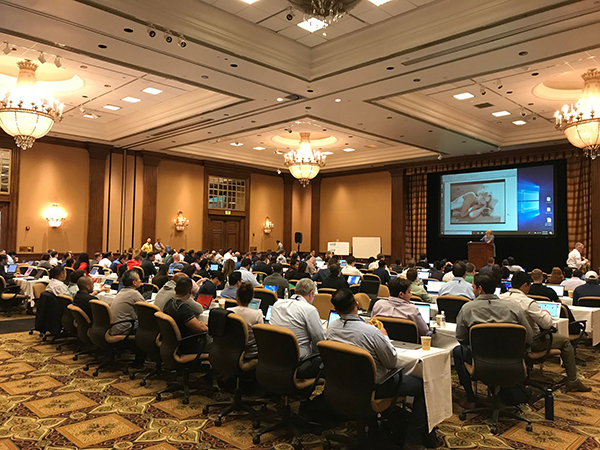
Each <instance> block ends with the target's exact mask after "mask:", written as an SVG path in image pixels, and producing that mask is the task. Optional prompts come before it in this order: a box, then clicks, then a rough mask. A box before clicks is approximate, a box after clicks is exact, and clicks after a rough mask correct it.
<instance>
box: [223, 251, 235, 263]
mask: <svg viewBox="0 0 600 450" xmlns="http://www.w3.org/2000/svg"><path fill="white" fill-rule="evenodd" d="M232 257H233V255H232V254H231V253H229V252H227V253H225V254H224V255H223V261H227V260H228V259H230V258H232Z"/></svg>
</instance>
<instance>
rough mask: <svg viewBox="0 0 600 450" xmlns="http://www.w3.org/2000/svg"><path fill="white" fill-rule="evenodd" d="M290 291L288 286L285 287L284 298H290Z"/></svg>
mask: <svg viewBox="0 0 600 450" xmlns="http://www.w3.org/2000/svg"><path fill="white" fill-rule="evenodd" d="M288 292H289V289H288V288H285V293H284V294H283V298H284V299H288V298H290V297H289V293H288Z"/></svg>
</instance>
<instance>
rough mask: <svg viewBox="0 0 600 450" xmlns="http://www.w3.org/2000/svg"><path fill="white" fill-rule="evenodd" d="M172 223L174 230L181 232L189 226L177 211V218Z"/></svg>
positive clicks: (181, 212)
mask: <svg viewBox="0 0 600 450" xmlns="http://www.w3.org/2000/svg"><path fill="white" fill-rule="evenodd" d="M173 223H174V224H175V229H176V230H177V231H183V230H185V227H187V226H188V225H189V224H190V221H189V219H187V218H186V217H185V216H184V215H183V211H179V212H178V213H177V217H176V218H175V220H173Z"/></svg>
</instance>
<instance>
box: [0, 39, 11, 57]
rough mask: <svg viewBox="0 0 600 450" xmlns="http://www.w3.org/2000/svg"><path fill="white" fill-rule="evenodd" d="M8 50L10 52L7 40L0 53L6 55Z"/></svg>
mask: <svg viewBox="0 0 600 450" xmlns="http://www.w3.org/2000/svg"><path fill="white" fill-rule="evenodd" d="M10 52H12V48H11V47H10V44H9V43H8V42H7V43H6V46H5V47H4V50H2V53H4V54H5V55H8V54H9V53H10Z"/></svg>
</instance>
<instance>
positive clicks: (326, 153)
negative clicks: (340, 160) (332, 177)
mask: <svg viewBox="0 0 600 450" xmlns="http://www.w3.org/2000/svg"><path fill="white" fill-rule="evenodd" d="M321 155H325V156H329V155H333V152H321Z"/></svg>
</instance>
